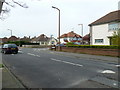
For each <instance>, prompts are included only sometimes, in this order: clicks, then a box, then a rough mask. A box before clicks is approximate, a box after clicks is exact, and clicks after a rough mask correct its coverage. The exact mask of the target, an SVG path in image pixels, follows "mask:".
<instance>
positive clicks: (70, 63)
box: [51, 58, 83, 67]
mask: <svg viewBox="0 0 120 90" xmlns="http://www.w3.org/2000/svg"><path fill="white" fill-rule="evenodd" d="M51 60H53V61H57V62H63V63H66V64H71V65H74V66H79V67H82V66H83V65H80V64H75V63H72V62H67V61H62V60H57V59H54V58H51Z"/></svg>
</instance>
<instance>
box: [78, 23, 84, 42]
mask: <svg viewBox="0 0 120 90" xmlns="http://www.w3.org/2000/svg"><path fill="white" fill-rule="evenodd" d="M78 25H80V26H81V35H82V44H83V24H78Z"/></svg>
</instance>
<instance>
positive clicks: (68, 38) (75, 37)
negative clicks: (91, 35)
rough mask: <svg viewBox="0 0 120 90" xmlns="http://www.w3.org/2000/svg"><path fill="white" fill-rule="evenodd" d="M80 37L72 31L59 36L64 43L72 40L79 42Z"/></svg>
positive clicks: (75, 42)
mask: <svg viewBox="0 0 120 90" xmlns="http://www.w3.org/2000/svg"><path fill="white" fill-rule="evenodd" d="M81 40H82V37H81V36H80V35H79V34H76V33H74V31H71V32H68V33H67V34H66V33H65V34H63V35H61V36H60V42H61V43H64V44H66V43H67V42H73V43H74V44H81Z"/></svg>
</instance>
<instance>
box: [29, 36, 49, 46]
mask: <svg viewBox="0 0 120 90" xmlns="http://www.w3.org/2000/svg"><path fill="white" fill-rule="evenodd" d="M48 39H49V38H48V37H47V36H46V35H44V34H41V35H40V36H38V37H35V38H33V39H32V40H31V43H39V45H47V41H48Z"/></svg>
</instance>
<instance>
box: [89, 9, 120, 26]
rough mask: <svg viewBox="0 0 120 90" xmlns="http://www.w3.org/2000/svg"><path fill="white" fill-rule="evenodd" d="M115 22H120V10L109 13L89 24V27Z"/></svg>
mask: <svg viewBox="0 0 120 90" xmlns="http://www.w3.org/2000/svg"><path fill="white" fill-rule="evenodd" d="M114 21H120V10H117V11H113V12H110V13H108V14H107V15H105V16H103V17H101V18H100V19H98V20H96V21H94V22H92V23H91V24H89V26H92V25H99V24H105V23H110V22H114Z"/></svg>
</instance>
